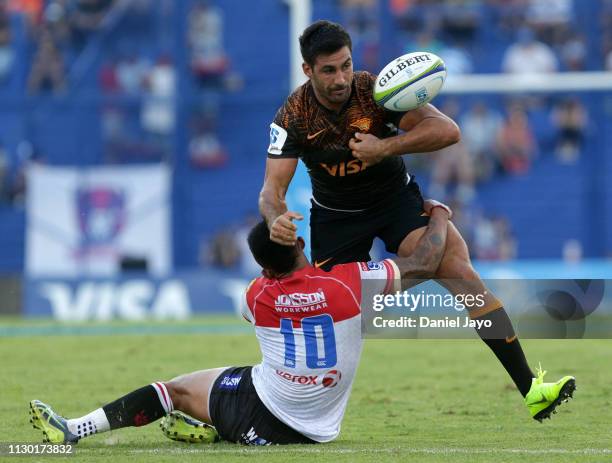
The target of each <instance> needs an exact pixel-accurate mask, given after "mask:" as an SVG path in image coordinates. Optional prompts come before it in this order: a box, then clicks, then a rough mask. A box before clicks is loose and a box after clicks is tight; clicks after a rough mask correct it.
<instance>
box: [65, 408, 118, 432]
mask: <svg viewBox="0 0 612 463" xmlns="http://www.w3.org/2000/svg"><path fill="white" fill-rule="evenodd" d="M67 422H68V429H69V430H70V432H71V433H72V434H74V435H75V436H79V438H83V437H87V436H91V435H92V434H96V433H99V432H105V431H110V424H109V423H108V418H106V413H104V410H102V409H101V408H98V409H97V410H94V411H93V412H91V413H88V414H87V415H85V416H82V417H81V418H74V419H72V420H67Z"/></svg>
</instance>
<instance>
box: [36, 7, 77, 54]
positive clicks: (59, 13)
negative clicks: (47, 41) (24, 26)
mask: <svg viewBox="0 0 612 463" xmlns="http://www.w3.org/2000/svg"><path fill="white" fill-rule="evenodd" d="M68 9H69V8H68V0H51V1H50V2H49V3H48V4H47V6H46V7H45V9H44V11H43V15H42V24H44V25H45V26H46V27H47V28H48V29H49V31H50V32H51V35H53V38H54V40H55V43H56V44H57V45H58V46H59V47H62V48H63V47H64V46H66V45H67V44H68V43H69V42H70V35H71V30H70V23H69V19H68Z"/></svg>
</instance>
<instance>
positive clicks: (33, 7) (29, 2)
mask: <svg viewBox="0 0 612 463" xmlns="http://www.w3.org/2000/svg"><path fill="white" fill-rule="evenodd" d="M2 3H4V4H5V5H6V8H7V9H8V10H9V11H14V12H16V13H21V14H23V15H24V16H25V17H26V19H27V22H28V23H29V25H30V26H32V27H36V26H37V25H38V24H39V23H40V21H41V18H42V12H43V6H44V0H8V1H7V0H4V1H3V2H2Z"/></svg>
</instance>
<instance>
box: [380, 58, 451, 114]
mask: <svg viewBox="0 0 612 463" xmlns="http://www.w3.org/2000/svg"><path fill="white" fill-rule="evenodd" d="M445 80H446V66H445V65H444V61H442V59H441V58H440V57H439V56H437V55H434V54H433V53H429V52H425V51H417V52H414V53H408V54H406V55H402V56H400V57H399V58H396V59H394V60H393V61H391V62H390V63H389V64H387V65H386V66H385V67H384V68H383V70H382V71H380V74H378V77H377V78H376V83H375V84H374V101H376V103H378V104H379V105H380V106H383V107H385V108H387V109H389V110H391V111H410V110H411V109H416V108H419V107H421V106H423V105H424V104H427V103H429V102H430V101H431V100H432V99H433V98H434V97H435V96H436V95H437V94H438V93H439V92H440V89H441V88H442V85H444V81H445Z"/></svg>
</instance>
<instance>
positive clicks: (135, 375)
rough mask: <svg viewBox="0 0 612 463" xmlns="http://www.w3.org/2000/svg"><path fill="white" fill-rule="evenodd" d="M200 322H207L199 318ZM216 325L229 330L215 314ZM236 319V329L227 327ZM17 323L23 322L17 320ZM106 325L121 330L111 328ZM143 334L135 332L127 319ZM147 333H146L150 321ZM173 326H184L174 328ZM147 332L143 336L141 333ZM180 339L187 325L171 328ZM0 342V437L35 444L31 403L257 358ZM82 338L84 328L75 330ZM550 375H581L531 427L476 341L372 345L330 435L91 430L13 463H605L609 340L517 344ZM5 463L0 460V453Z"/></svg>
mask: <svg viewBox="0 0 612 463" xmlns="http://www.w3.org/2000/svg"><path fill="white" fill-rule="evenodd" d="M195 323H196V324H204V325H206V322H203V321H201V320H200V321H196V322H195ZM215 323H216V324H219V326H224V323H221V322H220V321H219V320H215ZM230 324H232V323H230ZM13 325H14V326H20V327H22V328H23V324H22V323H19V322H15V323H13ZM113 326H121V325H116V324H113ZM127 326H131V328H133V331H132V332H138V325H127ZM149 326H150V325H149ZM175 326H177V327H180V326H184V324H175ZM144 332H145V333H146V330H144ZM179 332H181V333H182V331H180V330H179ZM23 334H24V333H22V334H21V335H19V336H16V337H0V359H1V362H2V374H1V375H0V391H2V393H1V394H0V417H1V419H0V441H3V442H8V441H12V442H36V441H39V440H40V438H41V435H40V432H39V431H36V430H34V429H32V428H31V426H30V424H29V423H28V413H27V409H28V402H29V401H30V400H31V399H34V398H38V399H40V400H43V401H45V402H47V403H49V404H51V405H52V406H53V407H54V408H55V409H56V410H57V411H59V412H61V413H63V414H64V415H66V416H75V415H78V416H80V415H82V414H84V413H86V412H88V411H90V410H92V409H94V408H97V407H99V406H101V405H103V404H105V403H107V402H109V401H111V400H113V399H115V398H117V397H118V396H120V395H123V394H124V393H126V392H128V391H130V390H132V389H135V388H138V387H140V386H142V385H144V384H147V383H150V382H151V381H153V380H164V379H169V378H171V377H173V376H175V375H178V374H181V373H184V372H189V371H193V370H196V369H202V368H209V367H217V366H223V365H232V364H234V365H246V364H252V363H254V362H257V361H258V359H259V354H258V352H259V351H258V348H257V343H256V340H255V337H254V336H253V335H252V334H229V335H225V334H208V333H203V334H153V335H151V334H144V335H135V334H130V335H125V334H121V335H104V336H98V335H94V336H84V335H69V336H24V335H23ZM81 334H84V333H81ZM523 345H524V347H525V350H526V351H527V354H528V357H529V359H530V361H531V363H532V364H536V365H537V362H538V360H541V361H542V364H543V366H544V367H545V369H547V370H548V371H549V374H548V376H547V379H548V380H556V379H557V378H558V377H559V376H561V375H563V374H574V375H576V377H577V384H578V390H577V391H576V394H575V399H574V400H573V401H570V403H569V404H563V405H562V406H561V407H560V409H559V413H558V414H557V415H554V417H553V419H552V420H551V421H547V422H546V423H544V424H539V423H537V422H535V421H533V420H532V419H531V418H530V417H529V414H528V412H527V409H526V408H525V406H524V405H523V403H522V399H521V397H520V395H519V393H518V392H517V391H516V390H515V389H514V387H513V386H512V385H511V383H510V381H509V379H508V378H507V376H506V374H505V372H504V371H503V369H502V368H501V366H500V365H499V364H498V363H497V361H496V360H495V358H494V357H493V355H492V354H491V353H490V352H489V350H488V349H487V348H486V346H484V344H482V343H481V342H479V341H476V340H475V341H432V340H384V341H383V340H369V341H367V342H366V344H365V348H364V352H363V357H362V361H361V366H360V369H359V372H358V375H357V379H356V382H355V386H354V389H353V394H352V396H351V400H350V402H349V406H348V410H347V413H346V416H345V419H344V421H343V425H342V433H341V435H340V437H339V439H338V440H336V441H335V442H333V443H330V444H324V445H319V446H288V447H267V448H245V447H239V446H237V445H234V444H228V443H222V444H216V445H211V446H201V445H188V444H181V443H176V442H172V441H169V440H167V439H166V438H164V437H163V435H162V434H161V432H160V431H159V430H158V428H157V427H156V426H155V425H152V426H148V427H145V428H139V429H135V428H130V429H123V430H118V431H113V432H111V433H107V434H102V435H98V436H94V437H92V438H88V439H85V440H83V441H82V442H81V443H80V444H79V445H78V447H77V450H76V451H77V457H76V458H66V459H62V458H52V459H51V460H49V459H48V458H41V457H38V458H37V459H30V458H19V459H17V460H16V459H15V458H11V459H6V458H5V460H8V461H24V462H25V461H54V462H58V463H59V462H60V461H72V462H74V461H83V460H93V461H109V460H110V459H111V458H112V459H113V462H121V461H129V462H130V463H139V462H150V461H181V462H184V461H245V457H248V458H249V461H253V460H259V461H266V462H277V461H278V462H285V461H312V460H313V459H315V458H316V459H317V461H321V460H324V461H351V462H353V461H372V460H376V461H408V460H412V461H453V462H464V461H465V462H477V461H493V460H494V461H496V463H498V462H505V461H516V462H519V461H520V462H524V461H536V460H538V461H555V462H558V461H567V462H573V461H602V460H606V459H608V458H612V450H611V449H612V434H611V432H610V429H611V428H610V426H611V424H612V418H611V414H610V405H611V403H610V402H611V401H612V381H611V379H612V374H611V373H610V367H609V365H610V361H609V359H610V351H611V348H612V341H609V340H602V341H597V340H571V341H569V340H555V341H536V340H529V341H524V342H523ZM0 460H2V457H0Z"/></svg>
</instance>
